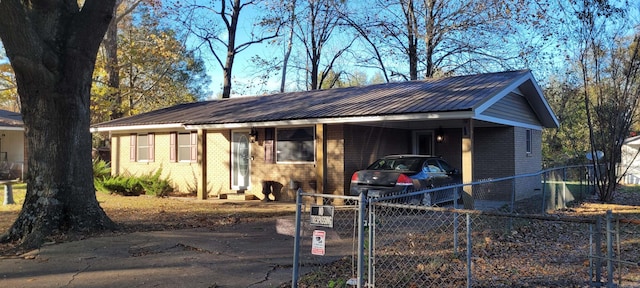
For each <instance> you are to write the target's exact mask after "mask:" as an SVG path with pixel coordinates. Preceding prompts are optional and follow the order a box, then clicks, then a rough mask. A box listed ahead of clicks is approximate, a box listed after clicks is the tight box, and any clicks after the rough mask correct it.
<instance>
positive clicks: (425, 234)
mask: <svg viewBox="0 0 640 288" xmlns="http://www.w3.org/2000/svg"><path fill="white" fill-rule="evenodd" d="M570 171H572V170H571V169H565V170H563V169H555V170H549V171H545V172H544V173H539V174H531V175H522V176H519V177H511V178H503V179H487V180H483V181H478V182H476V183H472V184H467V185H472V189H473V190H472V193H473V195H474V204H475V205H474V206H475V207H474V208H476V209H475V210H465V209H460V208H462V203H459V201H449V202H445V203H440V204H438V205H433V206H429V205H416V204H415V201H412V200H414V199H416V198H422V196H421V193H424V194H427V193H438V191H451V193H458V192H456V191H460V192H461V191H466V190H465V189H466V187H463V186H464V185H460V186H461V187H458V188H460V189H452V188H451V187H447V188H442V187H441V188H436V189H430V190H422V191H411V192H409V193H405V194H402V195H393V196H388V197H384V198H369V199H366V198H365V197H364V195H361V196H360V197H348V196H335V195H323V194H310V193H304V192H302V191H298V211H297V212H298V213H297V214H296V215H297V216H296V218H297V221H296V222H297V224H296V225H297V227H296V228H297V233H296V235H298V237H297V238H296V249H295V251H294V254H295V255H296V256H295V257H294V275H293V279H292V287H351V286H354V287H604V286H606V287H640V267H639V264H640V263H639V262H640V258H638V257H639V254H640V252H639V251H640V234H639V233H640V213H639V211H637V210H634V211H629V213H620V212H616V213H615V214H614V213H607V214H602V213H600V214H593V215H589V216H587V217H585V216H582V217H571V216H561V215H559V214H545V213H541V212H546V211H550V210H553V209H555V208H558V207H566V206H567V205H569V204H570V202H572V201H580V200H582V199H584V198H586V197H590V195H592V190H590V189H589V188H588V187H583V186H587V184H588V172H586V173H585V172H584V171H577V172H570ZM569 172H570V173H569ZM570 175H576V176H575V177H576V178H578V180H575V179H571V177H572V176H570ZM581 177H582V178H581ZM532 179H533V180H532ZM580 179H582V180H580ZM536 181H538V182H536ZM562 182H564V183H562ZM518 183H529V184H527V185H529V186H530V185H534V187H528V188H527V189H529V190H527V191H534V192H536V193H538V194H537V195H534V196H532V197H529V198H524V199H518V197H519V196H518V193H519V191H518V189H519V187H525V186H523V185H519V184H518ZM531 183H537V184H531ZM585 183H586V184H585ZM500 187H502V188H500ZM454 188H455V187H454ZM531 188H534V189H531ZM496 189H508V190H509V192H508V193H505V192H500V191H496ZM536 189H539V190H536ZM505 194H506V195H508V197H504V195H505ZM431 195H434V194H431ZM492 195H503V197H502V198H495V197H494V198H492V197H491V196H492ZM536 196H537V198H536ZM432 197H433V198H432V199H436V196H432ZM476 197H477V198H476ZM452 199H457V197H456V195H454V197H453V198H452ZM552 208H553V209H552ZM302 268H310V269H311V268H313V269H311V270H314V272H313V273H308V274H306V275H304V276H301V274H302V273H300V269H302Z"/></svg>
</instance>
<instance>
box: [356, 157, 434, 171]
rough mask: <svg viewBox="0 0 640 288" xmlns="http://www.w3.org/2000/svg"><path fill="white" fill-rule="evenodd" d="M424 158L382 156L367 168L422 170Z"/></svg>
mask: <svg viewBox="0 0 640 288" xmlns="http://www.w3.org/2000/svg"><path fill="white" fill-rule="evenodd" d="M424 160H425V159H424V158H416V157H414V158H382V159H378V160H377V161H376V162H373V164H371V165H370V166H369V167H368V168H367V170H409V171H420V170H421V169H422V163H424Z"/></svg>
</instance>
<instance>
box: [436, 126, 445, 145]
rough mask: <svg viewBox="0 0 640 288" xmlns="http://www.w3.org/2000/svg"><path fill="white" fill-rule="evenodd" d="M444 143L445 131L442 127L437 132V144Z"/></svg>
mask: <svg viewBox="0 0 640 288" xmlns="http://www.w3.org/2000/svg"><path fill="white" fill-rule="evenodd" d="M442 141H444V130H442V127H440V128H438V130H437V131H436V142H438V143H442Z"/></svg>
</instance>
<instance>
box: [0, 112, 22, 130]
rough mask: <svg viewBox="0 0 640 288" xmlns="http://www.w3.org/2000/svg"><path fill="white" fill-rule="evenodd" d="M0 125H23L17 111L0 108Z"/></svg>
mask: <svg viewBox="0 0 640 288" xmlns="http://www.w3.org/2000/svg"><path fill="white" fill-rule="evenodd" d="M0 127H18V128H20V127H24V123H23V122H22V115H21V114H20V113H18V112H12V111H7V110H0Z"/></svg>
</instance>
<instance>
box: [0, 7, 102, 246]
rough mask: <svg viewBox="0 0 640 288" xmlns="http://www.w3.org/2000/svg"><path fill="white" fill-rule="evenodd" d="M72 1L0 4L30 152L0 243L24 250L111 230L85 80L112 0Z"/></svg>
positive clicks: (0, 31) (3, 34)
mask: <svg viewBox="0 0 640 288" xmlns="http://www.w3.org/2000/svg"><path fill="white" fill-rule="evenodd" d="M63 3H64V4H63ZM70 3H71V4H70ZM74 4H75V1H71V2H69V1H59V2H57V1H41V2H37V3H36V2H24V1H20V0H3V1H0V37H1V38H2V41H3V44H4V46H5V49H6V52H7V56H8V57H9V59H10V61H11V65H12V66H13V69H14V71H15V74H16V80H17V84H18V93H19V94H20V99H21V103H22V117H23V120H24V124H25V134H26V138H27V141H26V142H27V155H28V157H29V159H28V167H29V172H28V175H27V176H26V182H27V194H26V198H25V202H24V205H23V208H22V211H21V212H20V215H18V218H17V219H16V221H15V222H14V224H13V225H12V226H11V228H10V229H9V231H7V233H6V234H5V235H3V236H2V239H1V240H2V241H3V242H6V241H20V244H21V245H22V246H23V247H24V248H35V247H39V246H40V245H42V243H44V241H45V240H46V239H47V237H48V236H50V235H52V234H56V233H61V232H67V231H71V232H93V231H98V230H103V229H110V228H113V227H114V223H113V222H112V221H111V220H110V219H109V217H108V216H107V215H106V214H105V213H104V211H103V210H102V208H100V206H99V205H98V201H97V200H96V196H95V189H94V187H93V173H92V167H91V165H92V164H91V134H90V132H89V119H90V117H89V116H90V115H89V113H90V109H89V105H90V101H89V100H90V90H91V77H92V73H93V68H94V65H95V60H96V54H97V51H98V47H99V45H100V41H101V40H102V37H103V36H104V33H105V31H106V29H107V26H108V25H109V22H110V20H111V18H112V16H113V5H114V1H113V0H87V1H85V3H84V6H83V7H82V9H80V8H79V7H76V6H74ZM65 5H68V6H73V7H68V6H65Z"/></svg>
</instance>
